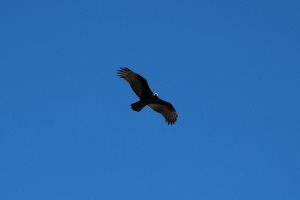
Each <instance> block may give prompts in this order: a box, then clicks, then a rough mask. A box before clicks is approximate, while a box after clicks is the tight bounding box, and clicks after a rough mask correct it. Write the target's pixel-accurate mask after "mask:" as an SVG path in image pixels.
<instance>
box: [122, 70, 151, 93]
mask: <svg viewBox="0 0 300 200" xmlns="http://www.w3.org/2000/svg"><path fill="white" fill-rule="evenodd" d="M118 76H120V77H121V78H123V79H125V80H126V81H127V82H128V83H129V84H130V87H131V88H132V90H133V91H134V93H135V94H136V95H137V96H138V97H140V98H141V97H143V96H144V95H149V94H150V95H151V94H152V93H153V92H152V91H151V89H150V87H149V85H148V82H147V80H146V79H145V78H144V77H142V76H140V75H139V74H137V73H135V72H134V71H132V70H130V69H128V68H127V67H121V68H120V69H119V70H118Z"/></svg>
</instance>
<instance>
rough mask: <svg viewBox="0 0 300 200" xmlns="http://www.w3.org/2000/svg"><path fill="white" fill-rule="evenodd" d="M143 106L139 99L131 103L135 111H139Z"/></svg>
mask: <svg viewBox="0 0 300 200" xmlns="http://www.w3.org/2000/svg"><path fill="white" fill-rule="evenodd" d="M145 106H146V105H145V104H144V103H143V102H141V101H138V102H135V103H133V104H131V108H132V110H134V111H136V112H140V111H141V110H142V109H143V108H144V107H145Z"/></svg>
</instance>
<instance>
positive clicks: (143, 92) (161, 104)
mask: <svg viewBox="0 0 300 200" xmlns="http://www.w3.org/2000/svg"><path fill="white" fill-rule="evenodd" d="M117 75H118V76H119V77H120V78H123V79H125V80H126V81H127V82H128V83H129V84H130V87H131V88H132V90H133V91H134V93H135V94H136V95H137V96H138V97H139V101H137V102H135V103H132V104H131V108H132V110H134V111H136V112H140V111H141V110H142V109H143V108H144V107H145V106H149V107H150V108H152V109H153V110H154V111H156V112H158V113H160V114H161V115H162V116H163V117H164V118H165V121H166V122H167V124H168V125H173V124H174V123H175V122H176V120H177V118H178V114H177V112H176V110H175V108H174V106H173V105H172V104H171V103H169V102H167V101H164V100H162V99H160V98H159V97H158V94H157V93H154V92H152V90H151V89H150V87H149V85H148V82H147V80H146V79H145V78H144V77H142V76H141V75H139V74H137V73H136V72H134V71H132V70H130V69H128V68H127V67H120V69H119V70H118V73H117Z"/></svg>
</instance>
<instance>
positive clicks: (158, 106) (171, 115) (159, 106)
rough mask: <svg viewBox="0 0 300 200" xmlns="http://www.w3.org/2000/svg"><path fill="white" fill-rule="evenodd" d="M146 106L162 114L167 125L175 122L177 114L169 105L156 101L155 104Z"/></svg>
mask: <svg viewBox="0 0 300 200" xmlns="http://www.w3.org/2000/svg"><path fill="white" fill-rule="evenodd" d="M148 106H149V107H150V108H152V109H153V110H155V111H156V112H158V113H160V114H162V115H163V116H164V118H165V120H166V122H167V123H168V124H169V125H172V124H174V123H175V122H176V120H177V117H178V114H177V112H176V110H175V108H174V107H173V105H172V104H171V103H169V102H166V101H164V100H162V99H158V100H157V101H156V102H155V103H151V104H148Z"/></svg>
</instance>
